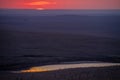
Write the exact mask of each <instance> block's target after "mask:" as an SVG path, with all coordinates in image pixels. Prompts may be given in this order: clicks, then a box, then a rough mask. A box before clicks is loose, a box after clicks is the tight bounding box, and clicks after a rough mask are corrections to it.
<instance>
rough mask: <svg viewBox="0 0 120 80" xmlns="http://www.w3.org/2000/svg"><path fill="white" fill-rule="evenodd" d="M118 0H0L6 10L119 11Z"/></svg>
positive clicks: (0, 6) (119, 1)
mask: <svg viewBox="0 0 120 80" xmlns="http://www.w3.org/2000/svg"><path fill="white" fill-rule="evenodd" d="M119 4H120V0H0V8H7V9H120V5H119Z"/></svg>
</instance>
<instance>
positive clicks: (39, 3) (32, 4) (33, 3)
mask: <svg viewBox="0 0 120 80" xmlns="http://www.w3.org/2000/svg"><path fill="white" fill-rule="evenodd" d="M50 4H56V2H49V1H38V2H31V3H26V5H31V6H37V5H50Z"/></svg>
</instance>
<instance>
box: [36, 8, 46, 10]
mask: <svg viewBox="0 0 120 80" xmlns="http://www.w3.org/2000/svg"><path fill="white" fill-rule="evenodd" d="M36 10H45V9H44V8H36Z"/></svg>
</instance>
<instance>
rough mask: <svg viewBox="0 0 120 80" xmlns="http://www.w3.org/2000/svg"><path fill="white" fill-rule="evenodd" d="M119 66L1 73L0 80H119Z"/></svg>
mask: <svg viewBox="0 0 120 80" xmlns="http://www.w3.org/2000/svg"><path fill="white" fill-rule="evenodd" d="M119 74H120V66H113V67H104V68H76V69H66V70H58V71H50V72H41V73H18V74H13V73H2V74H1V75H0V80H120V76H119Z"/></svg>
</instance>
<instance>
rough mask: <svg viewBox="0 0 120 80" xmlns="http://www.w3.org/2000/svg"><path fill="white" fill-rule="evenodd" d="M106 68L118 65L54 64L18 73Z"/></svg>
mask: <svg viewBox="0 0 120 80" xmlns="http://www.w3.org/2000/svg"><path fill="white" fill-rule="evenodd" d="M108 66H120V63H94V62H93V63H75V64H73V62H72V63H71V64H70V63H69V64H56V65H46V66H37V67H32V68H30V69H28V70H21V71H19V73H30V72H45V71H54V70H61V69H70V68H90V67H108Z"/></svg>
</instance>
